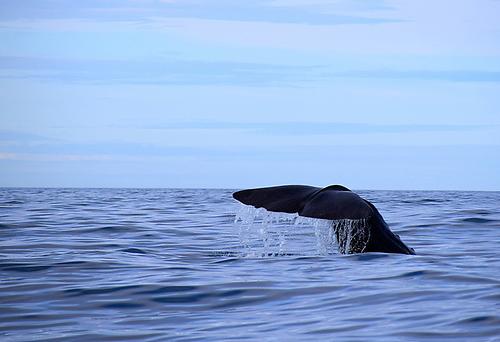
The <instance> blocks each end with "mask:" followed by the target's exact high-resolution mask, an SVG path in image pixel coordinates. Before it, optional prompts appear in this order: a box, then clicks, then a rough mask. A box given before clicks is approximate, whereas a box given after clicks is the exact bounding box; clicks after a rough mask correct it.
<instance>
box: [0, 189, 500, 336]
mask: <svg viewBox="0 0 500 342" xmlns="http://www.w3.org/2000/svg"><path fill="white" fill-rule="evenodd" d="M357 192H358V193H359V194H360V195H361V196H363V197H364V198H366V199H368V200H370V201H371V202H372V203H374V204H375V206H376V207H377V208H378V209H379V211H380V213H381V214H382V215H383V216H384V218H385V220H386V221H387V222H388V224H389V226H390V227H391V229H392V230H393V231H394V232H396V233H397V234H399V235H400V236H401V239H402V240H403V241H404V242H405V243H406V244H407V245H408V246H411V247H413V248H414V249H415V251H416V253H417V255H415V256H412V255H398V254H382V253H368V254H357V255H341V254H338V252H337V248H336V245H335V241H334V239H332V236H331V234H330V233H329V231H328V227H327V226H325V225H322V224H315V223H314V222H303V223H301V224H297V222H295V223H294V220H293V219H287V218H286V217H282V216H280V215H277V214H273V215H271V216H269V215H267V213H265V212H262V211H256V210H248V209H247V208H245V207H244V206H241V205H240V204H238V203H237V202H236V201H235V200H233V199H232V197H231V193H232V191H231V190H205V189H0V341H36V340H40V341H42V340H43V341H126V340H137V341H313V340H314V341H317V340H321V341H334V340H335V341H384V342H387V341H500V257H499V256H498V253H499V252H500V192H444V191H436V192H431V191H357ZM235 221H237V222H235Z"/></svg>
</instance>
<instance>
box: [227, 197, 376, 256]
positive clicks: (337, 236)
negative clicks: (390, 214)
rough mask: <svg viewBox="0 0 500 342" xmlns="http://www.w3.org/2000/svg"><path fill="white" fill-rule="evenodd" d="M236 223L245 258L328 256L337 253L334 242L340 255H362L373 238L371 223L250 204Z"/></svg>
mask: <svg viewBox="0 0 500 342" xmlns="http://www.w3.org/2000/svg"><path fill="white" fill-rule="evenodd" d="M234 222H235V223H236V224H238V226H239V239H240V244H241V246H242V247H243V249H244V252H243V255H246V256H252V257H256V256H274V255H289V254H293V255H297V254H299V255H302V254H306V255H309V254H314V255H317V254H320V255H327V254H331V253H335V251H336V249H337V248H335V247H334V245H335V243H336V244H337V246H338V252H339V253H341V254H353V253H361V252H363V250H364V249H365V247H366V244H367V242H368V239H369V238H370V230H369V225H368V220H350V219H343V220H324V219H317V218H310V217H303V216H299V215H298V214H287V213H277V212H270V211H267V210H266V209H264V208H258V209H257V208H254V207H252V206H247V205H242V206H241V207H240V209H239V211H238V212H237V213H236V217H235V220H234ZM311 228H313V229H311ZM312 236H314V237H315V239H311V237H312ZM311 241H315V243H314V246H311Z"/></svg>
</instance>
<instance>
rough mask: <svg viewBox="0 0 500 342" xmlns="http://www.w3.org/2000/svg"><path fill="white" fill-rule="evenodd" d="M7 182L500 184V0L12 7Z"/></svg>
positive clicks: (4, 31)
mask: <svg viewBox="0 0 500 342" xmlns="http://www.w3.org/2000/svg"><path fill="white" fill-rule="evenodd" d="M0 42H1V44H0V186H51V187H52V186H76V187H219V188H243V187H252V186H265V185H277V184H286V183H297V184H300V183H303V184H311V185H318V186H322V185H328V184H337V183H338V184H344V185H346V186H348V187H351V188H353V189H464V190H500V176H498V172H499V170H500V153H499V151H500V148H499V147H500V95H499V94H500V1H496V0H468V1H464V0H459V1H456V0H437V1H436V0H434V1H430V0H429V1H425V0H424V1H380V0H363V1H361V0H359V1H354V0H266V1H265V0H257V1H232V0H164V1H160V0H114V1H112V0H90V1H70V0H38V1H34V0H33V1H30V0H25V1H17V0H3V1H1V2H0Z"/></svg>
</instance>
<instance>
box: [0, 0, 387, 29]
mask: <svg viewBox="0 0 500 342" xmlns="http://www.w3.org/2000/svg"><path fill="white" fill-rule="evenodd" d="M356 3H357V2H356V1H350V0H348V1H346V0H344V1H329V2H327V1H321V2H320V1H314V2H312V3H311V4H310V5H308V6H304V4H298V3H297V2H295V3H294V2H289V3H287V2H283V1H281V2H273V1H266V0H255V1H232V0H212V1H199V0H183V1H146V0H143V1H130V0H129V1H125V0H122V1H101V0H89V1H77V2H73V3H72V4H71V6H68V4H67V1H64V0H55V1H52V2H50V3H49V2H47V1H29V0H25V1H15V0H4V1H2V3H1V5H0V7H1V9H2V11H0V20H4V21H6V20H19V19H28V20H33V19H51V20H53V19H68V18H71V19H93V20H97V21H102V20H105V21H145V20H146V21H147V20H148V19H149V18H151V17H161V18H198V19H211V20H236V21H255V22H275V23H280V22H281V23H307V24H309V25H339V24H342V25H344V24H376V23H382V22H393V21H396V20H395V19H394V18H384V17H383V15H378V16H377V15H375V16H374V15H373V13H372V14H371V15H370V16H366V15H358V14H357V12H359V9H360V8H361V9H372V10H374V9H383V8H384V7H383V6H381V5H380V4H381V2H380V1H369V2H368V3H367V5H364V6H359V5H355V4H356ZM377 4H378V5H377Z"/></svg>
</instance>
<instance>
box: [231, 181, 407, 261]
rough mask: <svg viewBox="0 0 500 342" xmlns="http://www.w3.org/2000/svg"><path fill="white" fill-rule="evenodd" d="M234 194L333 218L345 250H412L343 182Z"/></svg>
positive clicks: (256, 204)
mask: <svg viewBox="0 0 500 342" xmlns="http://www.w3.org/2000/svg"><path fill="white" fill-rule="evenodd" d="M233 197H234V198H235V199H236V200H238V201H240V202H241V203H243V204H246V205H251V206H254V207H256V208H265V209H267V210H269V211H273V212H284V213H290V214H291V213H297V214H298V215H299V216H304V217H311V218H318V219H326V220H332V221H333V229H334V230H335V234H336V237H337V242H338V243H339V251H340V252H341V253H344V254H352V253H364V252H385V253H402V254H415V251H414V250H413V249H412V248H409V247H407V246H406V245H405V244H404V243H403V242H402V241H401V239H400V238H399V237H398V236H397V235H395V234H394V233H392V232H391V230H390V229H389V227H388V225H387V223H386V222H385V221H384V219H383V218H382V215H380V213H379V212H378V210H377V208H375V206H374V205H373V204H372V203H370V202H369V201H367V200H365V199H363V198H361V197H360V196H359V195H357V194H356V193H354V192H352V191H351V190H349V189H348V188H346V187H344V186H342V185H331V186H328V187H325V188H318V187H314V186H307V185H282V186H273V187H267V188H257V189H247V190H241V191H237V192H235V193H234V194H233Z"/></svg>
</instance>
